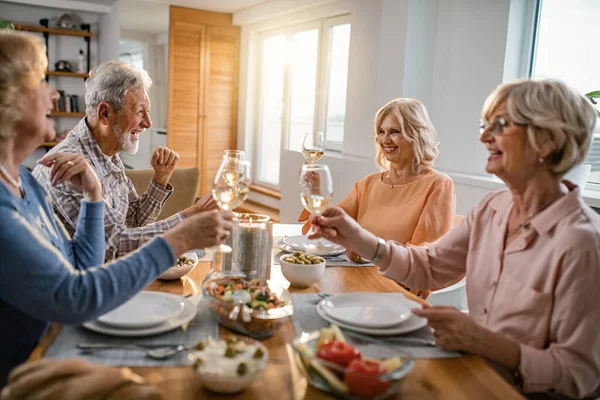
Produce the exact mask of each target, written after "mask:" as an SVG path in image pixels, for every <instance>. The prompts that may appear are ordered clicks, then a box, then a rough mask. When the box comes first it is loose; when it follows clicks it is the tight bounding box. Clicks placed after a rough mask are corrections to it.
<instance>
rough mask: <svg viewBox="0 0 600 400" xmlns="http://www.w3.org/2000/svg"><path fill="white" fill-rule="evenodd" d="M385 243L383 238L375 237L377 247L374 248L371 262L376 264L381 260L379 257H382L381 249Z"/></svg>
mask: <svg viewBox="0 0 600 400" xmlns="http://www.w3.org/2000/svg"><path fill="white" fill-rule="evenodd" d="M385 245H386V243H385V240H383V239H382V238H380V237H378V238H377V248H376V249H375V254H373V257H372V258H371V260H370V261H371V262H372V263H373V264H377V263H378V262H379V261H380V260H381V257H383V249H384V248H385Z"/></svg>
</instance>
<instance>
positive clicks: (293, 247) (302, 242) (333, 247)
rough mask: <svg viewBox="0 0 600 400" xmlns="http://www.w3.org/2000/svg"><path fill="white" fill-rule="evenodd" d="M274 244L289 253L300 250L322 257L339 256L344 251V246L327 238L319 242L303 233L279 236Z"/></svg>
mask: <svg viewBox="0 0 600 400" xmlns="http://www.w3.org/2000/svg"><path fill="white" fill-rule="evenodd" d="M275 245H276V246H277V247H279V248H280V249H281V250H283V251H287V252H290V253H292V252H294V251H298V250H300V251H304V252H306V253H310V254H315V255H318V256H323V257H334V256H339V255H340V254H342V253H343V252H344V251H346V249H345V248H344V247H342V246H340V245H339V244H335V243H333V242H330V241H329V240H327V239H323V240H322V241H321V242H319V241H317V240H310V239H309V238H308V237H307V236H304V235H296V236H286V237H283V238H279V239H277V240H276V241H275Z"/></svg>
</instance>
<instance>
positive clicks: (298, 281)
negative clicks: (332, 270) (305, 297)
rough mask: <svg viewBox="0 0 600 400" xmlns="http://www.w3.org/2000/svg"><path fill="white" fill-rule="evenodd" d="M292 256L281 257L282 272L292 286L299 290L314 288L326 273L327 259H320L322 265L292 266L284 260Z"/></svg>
mask: <svg viewBox="0 0 600 400" xmlns="http://www.w3.org/2000/svg"><path fill="white" fill-rule="evenodd" d="M290 256H291V254H284V255H282V256H281V257H280V259H279V263H280V265H281V272H282V273H283V276H284V277H285V279H287V280H288V281H289V282H290V285H292V286H294V287H298V288H307V287H310V286H312V284H313V283H315V282H317V281H318V280H319V279H321V278H322V277H323V274H324V273H325V265H326V262H325V259H324V258H323V257H320V258H321V259H322V260H323V262H322V263H320V264H292V263H289V262H287V261H285V260H284V258H286V257H290Z"/></svg>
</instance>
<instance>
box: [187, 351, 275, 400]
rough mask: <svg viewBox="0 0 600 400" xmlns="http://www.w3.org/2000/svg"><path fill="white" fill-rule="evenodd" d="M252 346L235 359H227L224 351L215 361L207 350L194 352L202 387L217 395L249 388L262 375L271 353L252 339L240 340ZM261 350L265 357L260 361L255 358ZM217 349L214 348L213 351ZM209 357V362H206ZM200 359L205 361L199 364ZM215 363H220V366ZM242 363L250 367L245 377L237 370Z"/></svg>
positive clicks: (193, 356) (195, 367)
mask: <svg viewBox="0 0 600 400" xmlns="http://www.w3.org/2000/svg"><path fill="white" fill-rule="evenodd" d="M238 340H240V341H244V342H246V343H247V344H250V345H251V346H252V347H251V348H248V351H246V352H242V353H238V354H236V355H235V357H233V358H225V357H223V356H222V354H223V351H224V349H223V348H222V349H221V350H220V354H221V356H218V358H217V359H216V360H215V358H214V357H215V356H214V353H213V355H212V356H211V355H207V354H206V352H207V351H209V352H211V350H207V349H206V348H205V349H204V350H202V351H196V350H192V353H191V354H192V359H194V360H196V363H195V364H194V369H195V370H196V373H197V374H198V377H199V379H200V381H201V383H202V386H204V387H205V388H207V389H208V390H210V391H212V392H216V393H223V394H234V393H240V392H242V391H244V389H246V388H247V387H248V386H250V385H252V384H253V383H254V382H256V381H257V380H258V379H259V378H260V376H261V375H262V373H263V371H264V369H265V367H266V365H267V360H268V358H269V352H268V351H267V348H266V347H265V346H264V345H263V344H262V343H260V342H258V341H255V340H251V339H238ZM211 342H212V343H215V342H214V341H212V339H209V344H208V346H210V345H211V344H210V343H211ZM223 342H224V341H218V343H219V344H218V345H217V346H222V345H223ZM257 348H260V349H261V350H262V352H263V356H262V357H261V358H260V359H256V358H254V357H253V354H254V352H255V351H256V350H255V349H257ZM215 350H217V349H215V348H213V350H212V351H215ZM206 357H208V358H209V359H208V360H204V359H205V358H206ZM198 359H201V360H204V361H203V362H202V363H200V364H198V362H197V361H198ZM215 361H218V362H219V365H217V364H216V362H215ZM240 363H245V364H246V366H247V367H248V371H247V372H246V373H244V374H243V375H240V374H239V373H238V372H237V371H236V369H237V367H238V366H239V364H240Z"/></svg>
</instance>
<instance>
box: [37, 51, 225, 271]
mask: <svg viewBox="0 0 600 400" xmlns="http://www.w3.org/2000/svg"><path fill="white" fill-rule="evenodd" d="M151 84H152V80H151V79H150V77H149V76H148V74H147V73H146V71H143V70H142V71H138V70H136V69H134V68H133V66H131V65H129V64H126V63H123V62H121V61H108V62H106V63H103V64H101V65H99V66H97V67H96V68H94V69H92V70H91V71H90V77H89V79H88V80H87V81H86V83H85V88H86V93H85V113H86V115H85V117H84V118H83V119H82V120H81V121H79V123H78V124H77V126H76V127H75V128H73V130H72V131H71V132H70V133H69V134H68V135H67V137H66V138H65V139H64V140H63V141H62V142H60V143H59V144H58V145H57V146H55V147H54V148H53V149H52V150H51V151H50V153H55V152H68V153H81V154H83V156H84V158H85V159H86V160H87V161H88V162H89V163H90V165H91V166H92V168H93V169H94V171H95V172H96V174H97V175H98V178H100V182H101V183H102V195H103V198H104V202H105V213H104V229H105V233H106V236H105V237H106V254H105V258H106V261H109V260H112V259H114V258H117V257H120V256H122V255H124V254H127V253H129V252H131V251H133V250H135V249H137V248H138V247H140V246H141V245H142V244H144V243H145V242H147V241H148V240H150V239H151V238H153V237H154V236H157V235H159V234H162V233H163V232H165V231H167V230H169V229H171V228H173V227H174V226H175V225H177V224H178V223H180V222H181V221H183V219H184V218H186V217H189V216H191V215H194V214H196V213H199V212H202V211H208V210H210V209H214V208H216V204H215V202H214V200H213V199H212V196H211V195H210V194H209V195H207V196H204V197H203V198H202V199H201V200H200V201H198V202H197V203H196V204H195V205H193V206H191V207H189V208H187V209H185V210H183V211H182V212H180V213H177V214H175V215H173V216H171V217H169V218H167V219H165V220H163V221H159V222H155V220H156V217H157V216H158V214H159V213H160V211H161V209H162V207H163V205H164V204H165V201H166V200H167V199H168V198H169V196H170V195H171V194H172V193H173V187H172V186H171V185H170V184H169V179H170V178H171V174H172V173H173V170H174V169H175V166H176V165H177V162H178V161H179V155H178V154H177V153H175V152H174V151H172V150H170V149H168V148H166V147H158V148H157V149H156V150H154V153H153V155H152V160H151V165H152V168H153V169H154V175H153V177H152V179H151V181H150V183H149V184H148V189H147V190H146V192H145V193H144V194H143V195H141V196H139V195H138V193H137V192H136V190H135V188H134V186H133V184H132V182H131V180H130V179H129V178H128V177H127V176H126V175H125V167H124V165H123V162H122V161H121V159H120V158H119V155H118V153H119V152H121V151H124V152H126V153H129V154H135V153H136V152H137V150H138V147H139V135H140V134H143V132H144V130H145V129H146V128H150V127H151V126H152V121H151V120H150V115H149V114H148V112H149V110H150V100H149V98H148V93H147V91H148V88H149V87H150V85H151ZM66 167H67V168H68V166H66ZM51 171H53V170H52V169H50V168H45V167H43V166H41V165H38V166H37V167H36V168H35V169H34V171H33V175H34V176H35V178H36V179H37V180H38V181H39V182H40V183H41V185H42V186H43V187H44V188H45V189H46V191H47V192H48V193H49V195H50V199H51V202H52V204H53V206H54V211H55V212H56V214H57V215H58V217H59V218H60V220H61V221H62V222H63V224H64V225H65V227H66V228H67V231H68V232H69V233H70V234H71V235H72V234H73V232H74V231H75V225H76V223H77V220H78V216H79V210H80V206H81V200H82V199H83V193H82V191H81V189H80V188H78V187H77V186H76V185H72V184H71V183H70V182H65V183H60V184H58V185H56V184H55V177H56V176H60V171H58V172H56V173H54V174H51Z"/></svg>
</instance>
